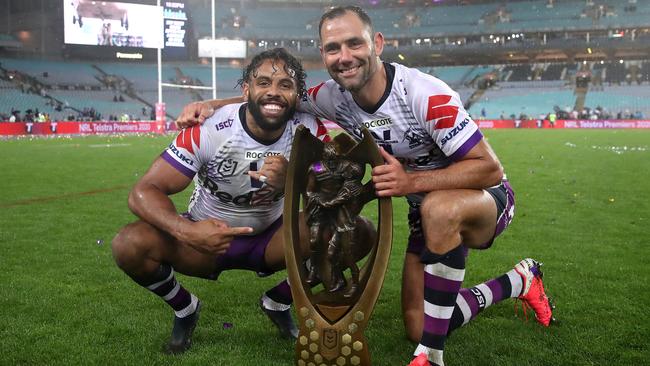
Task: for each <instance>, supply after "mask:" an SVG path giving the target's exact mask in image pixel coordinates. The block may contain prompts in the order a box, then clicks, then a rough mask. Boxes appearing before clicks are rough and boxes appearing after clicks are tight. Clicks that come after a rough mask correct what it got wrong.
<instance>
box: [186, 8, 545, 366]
mask: <svg viewBox="0 0 650 366" xmlns="http://www.w3.org/2000/svg"><path fill="white" fill-rule="evenodd" d="M318 29H319V36H320V53H321V58H322V60H323V64H324V65H325V68H326V69H327V71H328V73H329V75H330V76H331V77H332V79H331V80H328V81H326V82H324V83H321V84H319V85H316V86H314V87H313V88H310V89H309V93H308V94H309V96H308V97H307V98H303V99H302V100H301V102H300V104H299V106H298V110H299V111H304V112H309V113H313V114H314V115H316V116H318V117H320V118H323V119H327V120H331V121H335V122H336V123H337V124H338V125H339V126H340V127H341V128H343V129H344V130H345V131H346V132H348V133H349V134H350V135H351V136H353V137H357V138H359V139H360V138H361V133H360V130H361V128H362V127H366V128H368V129H369V130H370V132H371V133H372V135H373V137H374V138H375V140H376V142H377V143H378V144H379V145H380V146H381V147H382V149H381V152H382V155H383V157H384V160H385V162H386V163H385V164H384V165H381V166H377V167H375V168H373V170H372V181H373V183H374V186H375V190H376V193H377V195H378V196H380V197H401V196H404V197H406V198H407V202H408V204H409V207H410V209H409V213H408V218H407V219H408V222H409V227H410V234H409V237H408V241H407V246H406V254H405V257H404V266H403V274H402V314H403V318H404V324H405V328H406V333H407V337H408V338H409V339H411V340H413V341H415V342H419V344H418V346H417V348H416V350H415V352H414V353H415V355H416V356H417V357H416V359H415V360H413V363H412V365H425V364H431V365H437V366H443V365H444V358H443V350H444V346H445V342H446V339H447V335H448V334H449V333H450V332H451V331H452V330H454V329H456V328H459V327H460V326H462V325H464V324H467V323H468V322H469V321H470V320H472V319H474V318H475V317H476V316H477V315H478V314H479V313H481V312H482V311H483V310H484V309H485V308H487V307H489V306H491V305H493V304H496V303H498V302H501V301H503V300H506V299H509V298H518V299H520V300H522V303H524V304H525V305H526V306H529V307H530V308H532V309H533V311H534V312H535V317H536V319H537V321H538V322H539V323H540V324H542V325H543V326H549V324H550V323H551V321H552V320H553V316H552V305H551V303H550V301H549V299H548V297H547V296H546V293H545V289H544V285H543V282H542V272H541V269H540V267H541V264H540V263H539V262H537V261H535V260H533V259H530V258H526V259H524V260H522V261H520V262H519V263H518V264H516V265H515V266H514V268H512V269H511V270H510V271H508V272H507V273H505V274H502V275H501V276H499V277H497V278H494V279H492V280H489V281H486V282H484V283H482V284H479V285H476V286H474V287H471V288H461V285H462V282H463V279H464V277H465V257H466V251H467V249H468V248H472V249H488V248H490V247H491V246H492V244H493V242H494V240H495V239H496V237H497V236H498V235H499V234H501V233H502V232H503V231H504V230H505V229H506V228H507V227H508V225H509V224H510V223H511V221H512V219H513V217H514V212H515V195H514V191H513V189H512V187H511V185H510V183H509V181H508V179H507V178H506V175H505V174H504V170H503V167H502V166H501V163H500V162H499V159H498V158H497V155H496V154H495V152H494V151H493V150H492V148H491V147H490V145H489V144H488V142H487V141H486V140H485V139H484V138H483V134H482V133H481V131H480V130H479V128H478V125H477V124H476V123H475V122H474V121H473V120H472V118H471V116H470V115H469V114H468V113H467V111H466V110H465V108H464V106H463V104H462V102H461V100H460V98H459V96H458V93H456V92H455V91H453V90H452V89H451V88H450V87H449V86H448V85H447V84H445V83H444V82H443V81H441V80H439V79H437V78H435V77H433V76H431V75H428V74H425V73H422V72H420V71H419V70H417V69H415V68H408V67H406V66H404V65H401V64H398V63H388V62H383V61H382V60H381V59H380V56H381V54H382V51H383V48H384V37H383V35H382V34H381V33H380V32H375V31H374V29H373V26H372V21H371V19H370V17H369V16H368V14H366V13H365V11H363V9H361V8H359V7H356V6H342V7H333V8H331V9H329V10H327V11H326V12H325V13H324V14H323V16H322V17H321V21H320V24H319V28H318ZM232 101H233V100H221V101H219V100H215V101H210V102H206V103H195V104H190V105H188V106H186V107H185V109H184V111H183V113H182V114H181V116H180V117H179V120H178V121H177V123H178V124H179V125H181V126H186V125H191V124H192V123H197V122H201V120H202V119H204V118H205V117H206V116H209V115H210V113H211V111H213V110H214V108H218V107H220V106H222V105H224V104H225V103H228V102H232Z"/></svg>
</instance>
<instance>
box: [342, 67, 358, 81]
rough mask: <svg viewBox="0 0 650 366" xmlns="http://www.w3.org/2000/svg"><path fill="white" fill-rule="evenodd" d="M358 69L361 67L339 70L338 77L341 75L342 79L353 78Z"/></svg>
mask: <svg viewBox="0 0 650 366" xmlns="http://www.w3.org/2000/svg"><path fill="white" fill-rule="evenodd" d="M360 68H361V65H357V66H352V67H347V68H339V75H341V76H342V77H344V78H350V77H354V76H356V75H357V74H358V72H359V69H360Z"/></svg>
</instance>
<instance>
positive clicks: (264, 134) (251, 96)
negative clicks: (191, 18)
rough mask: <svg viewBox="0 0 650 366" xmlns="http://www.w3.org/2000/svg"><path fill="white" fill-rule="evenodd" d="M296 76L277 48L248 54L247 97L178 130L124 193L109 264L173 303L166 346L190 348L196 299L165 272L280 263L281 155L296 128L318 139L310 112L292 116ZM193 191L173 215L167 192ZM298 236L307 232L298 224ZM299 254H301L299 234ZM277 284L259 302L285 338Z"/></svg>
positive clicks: (209, 273)
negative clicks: (184, 208) (130, 218)
mask: <svg viewBox="0 0 650 366" xmlns="http://www.w3.org/2000/svg"><path fill="white" fill-rule="evenodd" d="M304 79H305V73H304V71H303V69H302V65H301V64H300V62H299V61H298V60H296V59H295V58H294V57H293V56H291V55H290V54H289V53H288V52H286V51H285V50H284V49H273V50H269V51H265V52H263V53H261V54H259V55H257V56H255V57H254V58H253V59H252V61H251V63H250V65H248V67H247V68H246V69H245V70H244V74H243V78H242V80H241V81H240V82H241V83H242V86H243V93H244V98H245V99H246V100H247V103H240V104H234V105H230V106H228V107H225V108H222V109H220V110H219V111H218V112H217V113H215V114H214V115H213V116H212V117H211V118H209V119H208V120H207V121H206V122H205V124H203V125H202V126H196V127H193V128H191V129H187V130H184V131H182V132H181V133H180V134H179V135H178V137H177V138H176V139H174V140H173V141H172V143H171V144H170V145H169V147H168V148H167V149H166V150H165V151H164V152H163V153H162V155H161V156H160V157H159V158H158V159H157V160H156V161H154V163H153V165H152V166H151V167H150V168H149V170H148V171H147V173H146V174H145V175H144V176H143V177H142V179H140V181H138V182H137V183H136V185H135V187H134V188H133V190H132V191H131V193H130V195H129V208H130V209H131V210H132V211H133V213H135V214H136V215H137V216H138V217H140V220H139V221H136V222H134V223H132V224H129V225H127V226H125V227H124V228H123V229H122V230H121V231H120V232H119V233H118V234H117V236H116V237H115V238H114V239H113V246H112V248H113V256H114V257H115V261H116V263H117V265H118V266H119V267H120V268H121V269H122V270H123V271H124V272H125V273H126V274H127V275H129V276H130V277H131V278H132V279H133V280H134V281H135V282H136V283H138V284H139V285H141V286H143V287H145V288H147V289H149V290H150V291H152V292H153V293H155V294H156V295H158V296H160V297H161V298H162V299H163V300H164V301H165V302H167V303H168V304H169V305H170V306H171V307H172V309H173V310H174V313H175V317H174V324H173V329H172V334H171V339H170V341H169V342H168V343H167V344H166V345H165V351H166V352H168V353H181V352H184V351H186V350H187V349H188V348H189V347H190V345H191V336H192V332H193V330H194V328H195V327H196V324H197V321H198V318H199V311H200V309H201V302H200V301H199V300H198V298H197V297H196V296H195V295H194V294H191V293H190V292H188V291H187V290H186V289H185V288H184V287H183V286H181V285H180V284H179V283H178V282H177V281H176V279H175V277H174V272H175V271H177V272H179V273H183V274H186V275H190V276H195V277H201V278H207V279H212V280H216V279H217V277H218V276H219V275H220V273H221V272H222V271H224V270H228V269H248V270H252V271H255V272H257V273H258V274H261V275H264V274H270V273H272V272H275V271H277V270H279V269H282V268H284V266H285V263H284V249H283V240H282V230H280V228H281V226H282V217H281V214H282V210H283V197H284V181H285V174H286V168H287V159H288V158H289V157H290V152H291V151H290V149H291V144H292V140H293V135H294V132H295V129H296V127H297V126H298V125H299V124H302V125H304V126H306V127H307V128H309V130H310V131H311V132H312V134H314V135H316V136H318V137H319V138H320V139H322V140H327V139H328V137H327V135H326V132H327V131H326V130H325V128H324V127H323V126H322V124H320V122H318V120H316V119H315V118H314V117H313V116H311V115H307V114H304V113H295V109H296V102H297V98H298V96H299V95H301V94H302V93H303V92H304ZM192 180H194V181H195V188H194V192H193V194H192V197H191V199H190V202H189V208H188V212H186V213H183V214H182V215H179V214H178V213H177V211H176V209H175V207H174V205H173V203H172V201H171V200H170V198H169V197H168V196H169V195H172V194H174V193H177V192H180V191H182V190H184V189H185V188H186V187H187V186H188V185H189V184H190V183H191V182H192ZM301 233H302V235H306V229H304V230H302V231H301ZM303 242H304V243H305V248H304V255H305V257H306V256H307V253H308V248H307V243H308V239H307V240H303ZM291 300H292V299H291V292H290V288H289V285H288V283H287V282H286V281H283V282H281V283H280V284H279V285H278V286H276V287H274V288H273V289H271V290H269V291H267V292H266V293H265V294H264V295H263V296H262V298H261V299H260V305H261V307H262V309H263V310H264V312H265V313H266V314H267V315H268V316H269V317H270V318H271V320H272V321H273V322H274V323H275V325H276V326H278V328H279V329H280V331H281V334H282V335H283V336H285V337H294V338H295V337H296V336H297V329H296V327H295V325H294V324H293V321H292V319H291V314H290V311H289V307H290V304H291Z"/></svg>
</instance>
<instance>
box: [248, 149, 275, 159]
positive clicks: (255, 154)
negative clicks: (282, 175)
mask: <svg viewBox="0 0 650 366" xmlns="http://www.w3.org/2000/svg"><path fill="white" fill-rule="evenodd" d="M278 155H282V153H281V152H279V151H246V153H245V155H244V158H245V159H246V160H260V159H264V158H266V157H268V156H278Z"/></svg>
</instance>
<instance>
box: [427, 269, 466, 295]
mask: <svg viewBox="0 0 650 366" xmlns="http://www.w3.org/2000/svg"><path fill="white" fill-rule="evenodd" d="M461 284H462V281H452V280H448V279H446V278H442V277H439V276H434V275H432V274H431V273H428V272H424V287H426V288H430V289H432V290H437V291H444V292H456V291H458V289H459V288H460V285H461Z"/></svg>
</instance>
